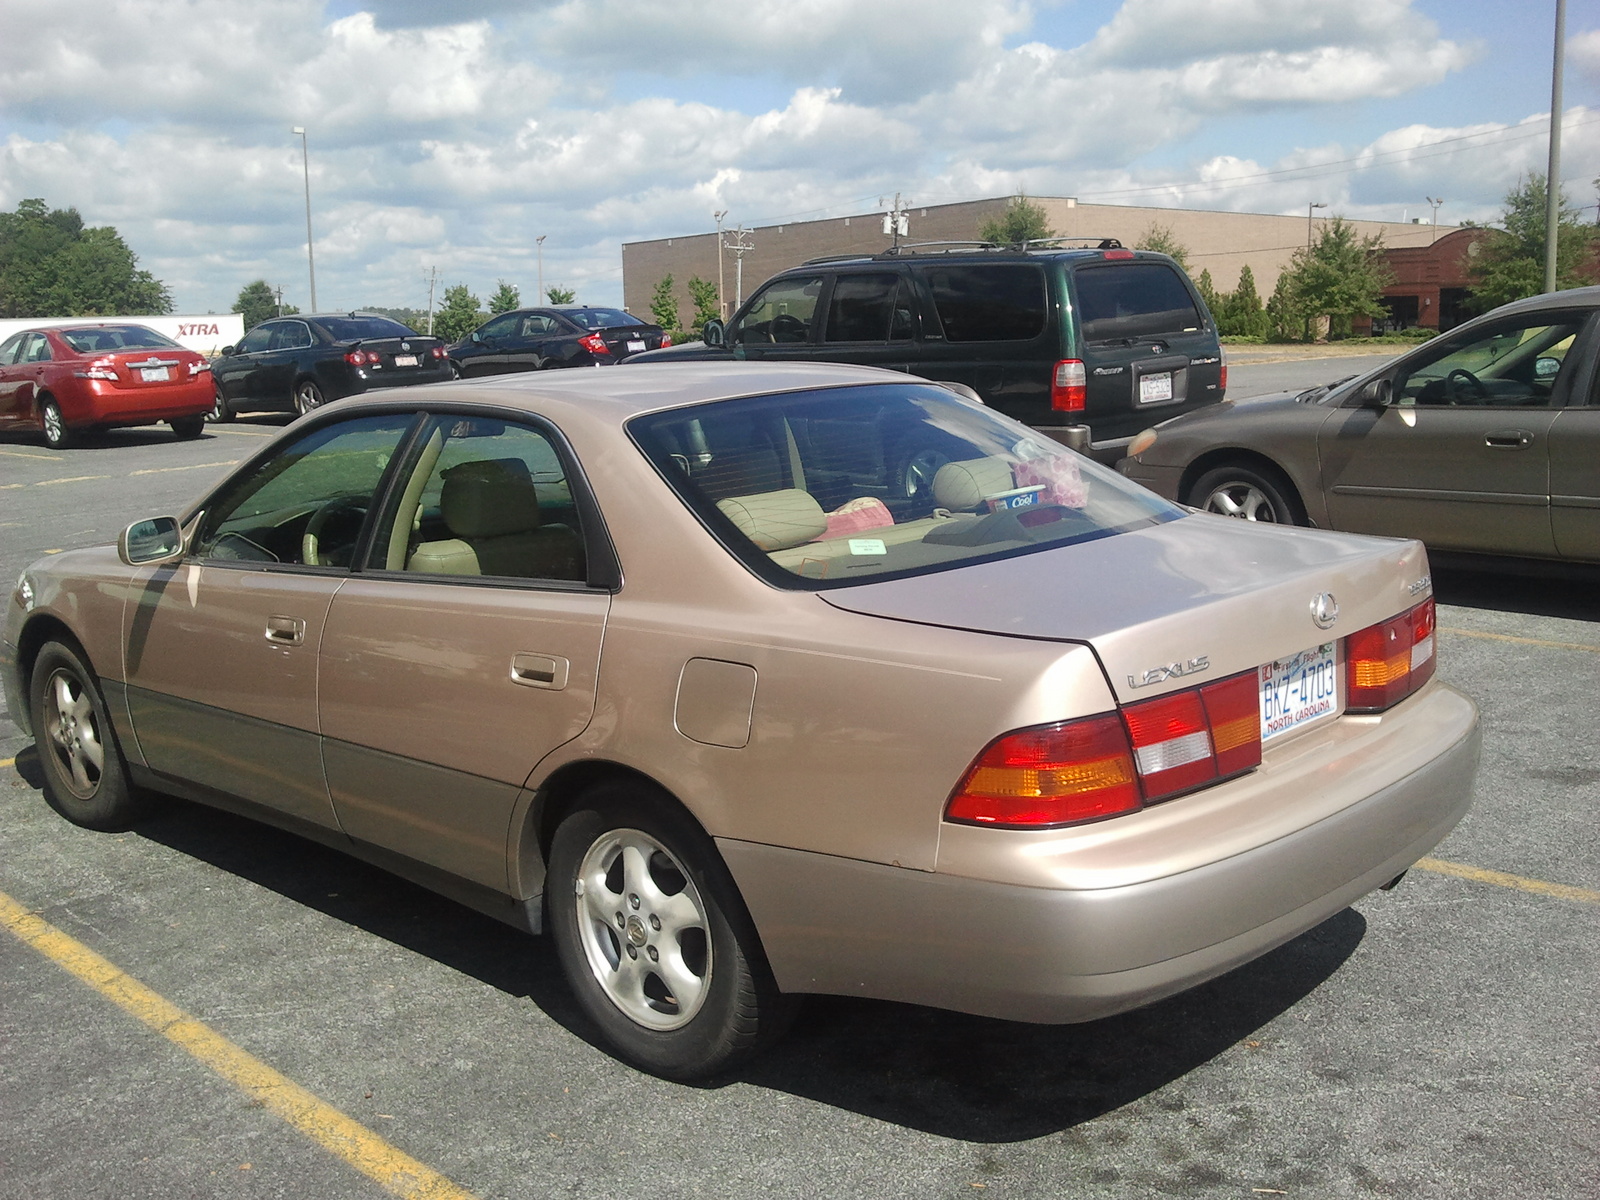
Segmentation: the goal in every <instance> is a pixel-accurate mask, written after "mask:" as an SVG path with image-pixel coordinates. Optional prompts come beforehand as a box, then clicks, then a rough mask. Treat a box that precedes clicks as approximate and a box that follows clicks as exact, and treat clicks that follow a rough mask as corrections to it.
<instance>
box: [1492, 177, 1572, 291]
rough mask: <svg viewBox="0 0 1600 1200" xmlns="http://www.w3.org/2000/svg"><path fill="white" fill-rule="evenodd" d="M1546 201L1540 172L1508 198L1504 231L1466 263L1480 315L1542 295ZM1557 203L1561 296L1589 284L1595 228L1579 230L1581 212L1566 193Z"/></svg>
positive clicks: (1496, 232) (1558, 287) (1494, 234)
mask: <svg viewBox="0 0 1600 1200" xmlns="http://www.w3.org/2000/svg"><path fill="white" fill-rule="evenodd" d="M1548 195H1549V193H1548V192H1547V191H1546V190H1545V177H1544V176H1543V175H1541V174H1539V173H1538V172H1533V173H1532V174H1530V175H1529V176H1528V177H1527V179H1526V180H1524V181H1523V182H1521V183H1519V184H1517V186H1516V187H1514V188H1512V189H1511V190H1510V191H1509V192H1507V193H1506V200H1505V204H1506V207H1505V211H1504V212H1503V213H1501V214H1500V224H1501V225H1502V226H1503V227H1504V228H1503V229H1500V230H1494V231H1492V232H1491V233H1490V234H1489V236H1488V237H1486V238H1485V239H1484V240H1483V241H1482V242H1481V243H1479V246H1478V255H1477V257H1476V258H1473V259H1469V260H1468V261H1469V268H1468V269H1469V271H1470V272H1471V274H1472V276H1473V279H1474V282H1473V284H1472V304H1473V307H1474V308H1476V309H1477V310H1478V311H1479V312H1487V311H1488V310H1489V309H1491V308H1494V307H1495V306H1497V305H1500V304H1505V303H1508V302H1509V301H1512V300H1520V299H1521V298H1522V297H1524V296H1537V295H1538V294H1539V293H1540V292H1542V291H1544V247H1545V205H1546V203H1547V202H1548V201H1547V197H1548ZM1558 203H1559V205H1560V209H1559V213H1560V215H1559V218H1558V220H1557V224H1556V290H1557V291H1558V292H1559V291H1565V290H1566V289H1567V288H1573V287H1579V286H1581V285H1582V284H1584V283H1587V282H1589V280H1588V279H1586V278H1584V274H1583V269H1584V267H1585V265H1586V260H1587V258H1588V251H1589V248H1590V246H1591V245H1593V243H1594V241H1595V228H1594V226H1592V225H1580V224H1578V210H1577V209H1575V208H1573V207H1572V206H1571V205H1570V204H1568V203H1567V196H1566V192H1565V191H1564V190H1563V191H1562V192H1561V193H1560V194H1559V196H1558Z"/></svg>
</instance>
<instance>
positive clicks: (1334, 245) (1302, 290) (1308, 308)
mask: <svg viewBox="0 0 1600 1200" xmlns="http://www.w3.org/2000/svg"><path fill="white" fill-rule="evenodd" d="M1288 274H1289V275H1290V277H1291V287H1292V288H1293V290H1294V294H1295V299H1296V300H1297V301H1298V302H1299V304H1300V309H1301V313H1302V315H1303V316H1304V317H1305V318H1306V319H1307V320H1311V319H1313V318H1317V317H1327V318H1328V332H1329V334H1330V335H1332V336H1334V337H1348V336H1349V335H1350V325H1351V321H1352V320H1353V318H1355V317H1378V316H1382V315H1383V314H1384V313H1385V312H1387V311H1388V310H1387V309H1385V308H1384V306H1383V289H1384V288H1385V287H1387V286H1388V285H1389V283H1390V282H1391V281H1392V280H1393V279H1394V272H1393V271H1391V270H1390V269H1389V264H1388V263H1387V262H1386V261H1385V260H1384V257H1383V235H1382V234H1376V233H1375V234H1370V235H1368V236H1366V237H1363V236H1361V235H1360V234H1358V233H1356V229H1355V226H1354V225H1351V224H1350V222H1348V221H1346V220H1345V219H1344V218H1343V217H1334V218H1333V219H1332V220H1331V221H1324V222H1323V223H1322V232H1321V233H1320V234H1319V235H1318V236H1317V239H1316V241H1314V242H1312V243H1311V245H1310V246H1309V247H1306V248H1304V249H1300V250H1296V251H1295V252H1294V258H1293V260H1292V265H1291V266H1290V268H1289V271H1288Z"/></svg>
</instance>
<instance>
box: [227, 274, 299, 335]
mask: <svg viewBox="0 0 1600 1200" xmlns="http://www.w3.org/2000/svg"><path fill="white" fill-rule="evenodd" d="M233 311H234V312H236V313H239V314H241V315H242V316H243V317H244V327H245V328H246V329H254V328H255V327H256V326H257V325H259V324H261V322H263V321H265V320H266V319H267V318H268V317H277V316H288V315H289V314H290V313H297V312H299V311H300V310H299V309H298V308H296V307H295V306H294V305H292V304H285V305H283V306H281V307H280V306H279V304H278V293H277V292H276V291H275V290H274V289H273V287H272V285H271V284H270V283H268V282H267V281H266V280H265V279H258V280H256V281H255V282H254V283H247V284H245V285H244V286H243V287H242V288H240V289H239V298H238V299H237V300H235V301H234V302H233Z"/></svg>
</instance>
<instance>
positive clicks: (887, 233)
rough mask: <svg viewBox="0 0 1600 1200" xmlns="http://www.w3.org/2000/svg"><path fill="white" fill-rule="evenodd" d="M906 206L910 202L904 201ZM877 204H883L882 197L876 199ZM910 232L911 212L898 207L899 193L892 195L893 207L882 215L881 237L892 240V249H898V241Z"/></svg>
mask: <svg viewBox="0 0 1600 1200" xmlns="http://www.w3.org/2000/svg"><path fill="white" fill-rule="evenodd" d="M906 203H907V204H910V203H911V202H910V201H909V200H907V201H906ZM878 204H879V205H880V206H881V205H882V204H883V197H882V196H879V197H878ZM910 232H911V210H910V209H909V208H902V207H901V205H900V193H899V192H896V193H895V194H894V207H893V208H892V209H890V210H889V211H887V212H885V213H884V214H883V235H884V237H893V238H894V248H895V249H896V250H898V249H900V239H901V238H903V237H906V236H907V235H909V234H910Z"/></svg>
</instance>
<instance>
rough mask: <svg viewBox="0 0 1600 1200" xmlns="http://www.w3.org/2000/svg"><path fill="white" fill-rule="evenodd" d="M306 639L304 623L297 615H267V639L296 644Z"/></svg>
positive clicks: (291, 644) (287, 644) (279, 642)
mask: <svg viewBox="0 0 1600 1200" xmlns="http://www.w3.org/2000/svg"><path fill="white" fill-rule="evenodd" d="M305 640H306V623H305V622H304V621H302V620H301V619H300V618H299V617H268V618H267V641H269V642H277V643H278V644H279V645H283V646H298V645H300V644H301V643H302V642H304V641H305Z"/></svg>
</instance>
